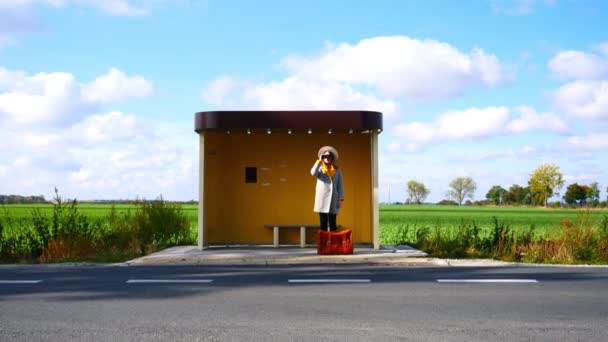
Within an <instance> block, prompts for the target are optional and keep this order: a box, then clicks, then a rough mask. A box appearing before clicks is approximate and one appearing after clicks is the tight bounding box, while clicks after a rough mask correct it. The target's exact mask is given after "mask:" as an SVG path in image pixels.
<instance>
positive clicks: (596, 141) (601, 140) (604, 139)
mask: <svg viewBox="0 0 608 342" xmlns="http://www.w3.org/2000/svg"><path fill="white" fill-rule="evenodd" d="M566 143H567V144H568V145H569V146H570V147H574V148H576V149H578V150H602V151H606V150H608V133H590V134H588V135H584V136H572V137H569V138H568V139H567V140H566Z"/></svg>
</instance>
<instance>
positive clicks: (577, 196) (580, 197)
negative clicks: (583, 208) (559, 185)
mask: <svg viewBox="0 0 608 342" xmlns="http://www.w3.org/2000/svg"><path fill="white" fill-rule="evenodd" d="M585 198H587V193H586V191H585V187H584V186H580V185H578V184H577V183H572V184H570V185H568V187H567V188H566V194H565V195H564V201H566V203H568V204H576V203H579V204H582V203H584V201H585Z"/></svg>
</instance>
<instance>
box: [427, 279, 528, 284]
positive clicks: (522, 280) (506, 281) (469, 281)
mask: <svg viewBox="0 0 608 342" xmlns="http://www.w3.org/2000/svg"><path fill="white" fill-rule="evenodd" d="M437 282H438V283H538V280H536V279H437Z"/></svg>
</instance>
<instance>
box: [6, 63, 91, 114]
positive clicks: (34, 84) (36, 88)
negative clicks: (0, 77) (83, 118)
mask: <svg viewBox="0 0 608 342" xmlns="http://www.w3.org/2000/svg"><path fill="white" fill-rule="evenodd" d="M15 75H16V74H13V77H12V79H10V80H9V82H7V83H8V84H9V88H10V90H9V91H8V92H5V93H0V122H5V123H9V124H18V125H31V124H36V125H40V124H43V125H45V124H61V123H65V122H69V121H73V120H75V119H77V118H78V116H79V115H82V113H83V112H85V111H86V110H87V109H88V108H87V106H86V104H84V103H82V102H81V101H80V89H79V85H78V83H77V82H76V81H75V79H74V77H73V75H72V74H69V73H60V72H55V73H39V74H36V75H33V76H23V75H19V76H18V77H15ZM5 81H6V80H5Z"/></svg>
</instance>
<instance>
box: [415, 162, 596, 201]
mask: <svg viewBox="0 0 608 342" xmlns="http://www.w3.org/2000/svg"><path fill="white" fill-rule="evenodd" d="M564 183H565V182H564V176H563V174H562V173H561V172H560V170H559V166H557V165H555V164H541V165H540V166H538V167H537V168H536V169H535V170H534V171H533V172H532V173H531V174H530V178H529V180H528V184H527V186H522V185H519V184H513V185H511V186H510V187H509V189H505V188H503V187H502V186H500V185H494V186H492V187H491V188H490V190H489V191H488V192H487V194H486V199H485V200H482V201H476V202H472V201H473V199H474V195H475V190H477V184H476V183H475V181H474V180H473V179H472V178H471V177H456V178H454V179H453V180H452V181H451V182H450V184H449V189H448V191H447V192H446V193H445V195H446V199H444V200H442V201H440V202H439V203H438V204H454V205H462V204H463V203H464V204H480V205H484V204H493V205H544V206H545V207H547V206H548V201H549V198H551V197H553V196H555V195H559V191H560V189H562V188H563V186H564ZM430 193H431V190H430V189H429V188H428V187H427V186H425V185H424V183H422V182H418V181H416V180H410V181H408V183H407V199H406V201H405V203H406V204H421V203H424V201H425V199H426V198H427V197H428V195H429V194H430ZM606 193H608V187H607V188H606ZM562 198H563V200H564V202H565V203H567V204H569V205H592V206H599V205H601V206H606V205H607V202H608V197H607V198H606V201H604V202H600V185H599V183H598V182H593V183H591V184H589V185H587V184H578V183H572V184H570V185H568V187H567V188H566V192H565V194H564V195H563V197H562ZM465 200H466V202H465Z"/></svg>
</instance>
